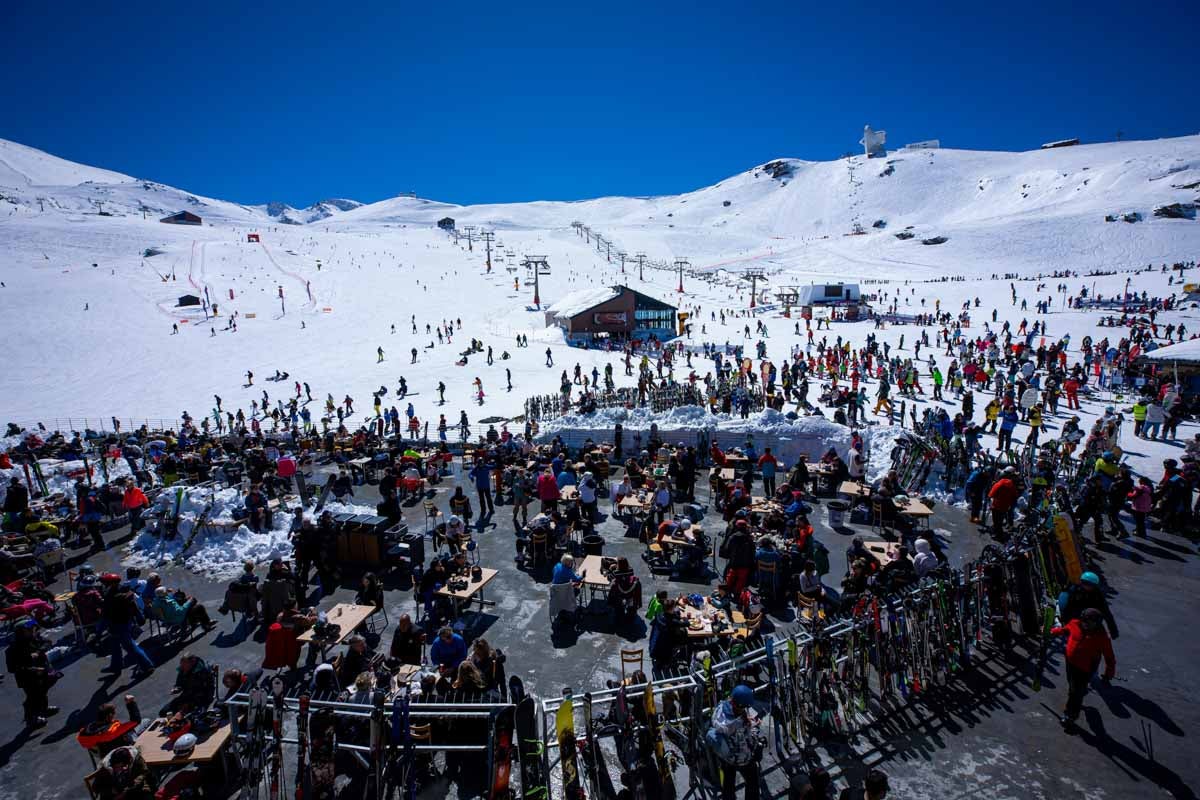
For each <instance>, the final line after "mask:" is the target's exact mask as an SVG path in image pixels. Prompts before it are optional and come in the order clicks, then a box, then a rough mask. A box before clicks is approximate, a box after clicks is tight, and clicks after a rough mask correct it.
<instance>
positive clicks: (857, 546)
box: [846, 536, 879, 576]
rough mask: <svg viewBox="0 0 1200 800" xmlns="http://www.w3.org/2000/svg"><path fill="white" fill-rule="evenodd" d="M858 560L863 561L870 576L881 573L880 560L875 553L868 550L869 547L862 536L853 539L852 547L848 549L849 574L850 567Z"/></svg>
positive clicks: (847, 569) (847, 563) (851, 541)
mask: <svg viewBox="0 0 1200 800" xmlns="http://www.w3.org/2000/svg"><path fill="white" fill-rule="evenodd" d="M858 560H862V562H863V564H864V566H865V568H866V570H867V575H868V576H870V575H874V574H875V573H876V572H878V571H879V559H878V558H877V557H876V556H875V554H874V553H872V552H871V551H870V550H868V549H867V546H866V544H865V543H864V542H863V538H862V537H861V536H855V537H854V538H853V539H851V540H850V546H849V547H847V548H846V565H847V568H846V572H847V574H849V572H850V569H849V565H850V564H853V563H854V562H855V561H858Z"/></svg>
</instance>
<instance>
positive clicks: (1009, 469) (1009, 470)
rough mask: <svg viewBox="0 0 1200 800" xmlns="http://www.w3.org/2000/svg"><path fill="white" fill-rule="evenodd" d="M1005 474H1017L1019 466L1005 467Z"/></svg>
mask: <svg viewBox="0 0 1200 800" xmlns="http://www.w3.org/2000/svg"><path fill="white" fill-rule="evenodd" d="M1004 474H1005V475H1016V474H1017V468H1016V467H1005V468H1004Z"/></svg>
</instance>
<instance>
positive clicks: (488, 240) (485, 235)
mask: <svg viewBox="0 0 1200 800" xmlns="http://www.w3.org/2000/svg"><path fill="white" fill-rule="evenodd" d="M479 238H480V239H483V241H484V244H486V245H487V271H488V272H489V273H490V272H491V271H492V239H495V238H496V233H495V231H481V232H480V234H479Z"/></svg>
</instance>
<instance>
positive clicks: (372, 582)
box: [354, 572, 383, 609]
mask: <svg viewBox="0 0 1200 800" xmlns="http://www.w3.org/2000/svg"><path fill="white" fill-rule="evenodd" d="M354 604H355V605H359V606H374V607H375V608H376V609H381V608H383V584H381V583H380V582H379V576H378V575H376V574H375V573H374V572H368V573H366V574H364V575H363V576H362V582H361V583H360V584H359V587H358V592H357V593H356V594H355V595H354Z"/></svg>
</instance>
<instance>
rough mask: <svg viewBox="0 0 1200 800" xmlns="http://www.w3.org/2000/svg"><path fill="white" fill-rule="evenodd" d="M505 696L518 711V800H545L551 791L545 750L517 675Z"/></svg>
mask: <svg viewBox="0 0 1200 800" xmlns="http://www.w3.org/2000/svg"><path fill="white" fill-rule="evenodd" d="M508 692H509V696H510V697H511V698H512V701H513V702H514V703H516V707H517V708H516V714H515V719H514V723H515V729H516V736H517V755H518V757H519V759H520V764H521V797H522V799H523V800H548V798H549V797H550V788H549V786H548V784H547V781H546V777H545V776H546V771H545V769H544V764H545V762H544V761H543V760H542V759H543V756H544V755H545V752H546V748H545V747H544V746H543V744H542V738H541V736H539V735H538V730H537V706H536V703H534V700H533V698H532V697H530V696H529V695H527V694H525V685H524V684H523V683H522V682H521V679H520V678H518V677H517V676H516V675H514V676H512V678H510V679H509V681H508Z"/></svg>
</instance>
